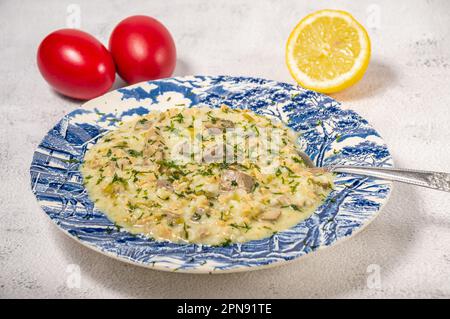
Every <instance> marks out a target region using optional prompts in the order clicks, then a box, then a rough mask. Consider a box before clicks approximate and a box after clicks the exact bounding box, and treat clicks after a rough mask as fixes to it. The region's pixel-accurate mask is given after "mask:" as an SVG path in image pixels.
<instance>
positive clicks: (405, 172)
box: [328, 165, 450, 192]
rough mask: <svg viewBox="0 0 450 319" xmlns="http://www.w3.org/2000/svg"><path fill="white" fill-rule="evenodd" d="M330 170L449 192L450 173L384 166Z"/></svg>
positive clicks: (342, 167) (344, 167)
mask: <svg viewBox="0 0 450 319" xmlns="http://www.w3.org/2000/svg"><path fill="white" fill-rule="evenodd" d="M328 169H329V170H330V171H331V172H335V173H347V174H355V175H362V176H368V177H375V178H380V179H385V180H388V181H396V182H402V183H407V184H413V185H417V186H423V187H428V188H433V189H437V190H441V191H445V192H450V174H449V173H441V172H428V171H418V170H412V169H397V168H386V167H364V166H339V165H337V166H332V167H329V168H328Z"/></svg>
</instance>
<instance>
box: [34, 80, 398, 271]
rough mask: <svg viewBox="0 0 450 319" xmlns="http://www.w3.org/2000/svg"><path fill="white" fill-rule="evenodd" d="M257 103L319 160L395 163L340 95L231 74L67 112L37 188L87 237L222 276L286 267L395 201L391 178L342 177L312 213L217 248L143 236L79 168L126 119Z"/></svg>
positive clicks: (161, 262) (43, 154)
mask: <svg viewBox="0 0 450 319" xmlns="http://www.w3.org/2000/svg"><path fill="white" fill-rule="evenodd" d="M221 104H226V105H228V106H230V107H233V108H248V109H251V110H252V111H254V112H256V113H258V114H264V115H266V116H269V117H275V118H278V119H279V120H281V121H283V122H284V123H285V124H286V125H288V126H289V127H291V128H292V129H294V130H295V131H298V132H300V133H301V136H300V138H299V140H298V143H299V145H300V146H301V148H302V149H304V150H305V152H306V153H307V154H308V155H309V156H310V157H311V158H312V159H313V161H314V162H315V163H316V165H317V166H325V165H333V164H356V165H369V166H391V165H392V158H391V156H390V154H389V151H388V149H387V147H386V145H385V144H384V142H383V140H382V139H381V137H380V136H379V134H378V133H377V132H376V131H375V130H374V129H373V128H372V127H371V126H370V125H369V124H368V123H367V121H366V120H364V119H363V118H361V117H360V116H359V115H357V114H356V113H355V112H353V111H350V110H343V109H341V108H340V106H339V103H338V102H336V101H335V100H333V99H332V98H330V97H328V96H325V95H322V94H319V93H316V92H313V91H309V90H305V89H302V88H299V87H296V86H293V85H290V84H286V83H280V82H275V81H270V80H265V79H258V78H249V77H229V76H189V77H182V78H181V77H179V78H169V79H164V80H159V81H149V82H143V83H139V84H136V85H133V86H129V87H126V88H123V89H119V90H116V91H113V92H110V93H108V94H106V95H104V96H101V97H99V98H96V99H94V100H91V101H89V102H87V103H86V104H84V105H83V107H81V108H79V109H76V110H75V111H73V112H71V113H70V114H68V115H66V116H65V117H63V118H62V119H61V120H60V121H59V122H58V123H57V124H56V125H55V127H53V129H51V130H50V131H49V132H48V133H47V135H46V136H45V137H44V139H43V140H42V142H41V143H40V145H39V146H38V148H37V150H36V151H35V153H34V156H33V161H32V164H31V168H30V173H31V188H32V191H33V193H34V194H35V195H36V198H37V200H38V202H39V204H40V206H41V207H42V209H43V210H44V212H45V213H46V214H47V215H48V216H49V217H50V218H51V219H52V220H53V222H55V223H56V224H57V225H58V227H60V228H61V229H62V230H63V231H64V232H66V233H68V234H69V235H70V236H72V237H73V238H75V239H77V240H78V241H79V242H81V243H82V244H84V245H86V246H88V247H90V248H93V249H95V250H97V251H100V252H102V253H105V254H107V255H109V256H112V257H115V258H118V259H120V260H123V261H127V262H130V263H133V264H138V265H140V266H145V267H149V268H153V269H158V270H167V271H180V272H194V273H216V272H232V271H245V270H253V269H257V268H260V267H264V266H269V265H277V264H280V263H283V262H286V261H289V260H292V259H295V258H298V257H300V256H303V255H306V254H308V253H311V252H313V251H315V250H318V249H322V248H325V247H328V246H331V245H333V244H334V243H336V242H337V241H340V240H342V239H344V238H346V237H349V236H352V235H353V234H355V233H356V232H357V231H358V230H360V229H361V228H362V227H363V226H365V225H367V224H368V223H369V222H370V221H371V220H372V219H373V218H374V217H375V216H376V215H377V213H378V212H379V211H380V209H381V206H382V205H383V204H384V203H385V202H386V201H387V198H388V195H389V193H390V189H391V183H389V182H386V181H380V180H372V179H369V178H363V177H356V176H350V175H345V174H339V175H337V177H336V181H335V186H336V187H335V190H334V191H333V192H332V193H331V194H330V195H329V196H328V198H327V199H326V200H325V202H324V204H323V205H322V206H321V207H319V208H318V209H317V210H316V212H315V213H314V214H313V215H312V216H311V217H310V218H308V219H306V220H304V221H302V222H300V223H299V224H297V225H296V226H294V227H292V228H291V229H288V230H286V231H282V232H279V233H277V234H275V235H273V236H272V237H270V238H265V239H261V240H255V241H250V242H247V243H243V244H232V245H229V246H227V247H211V246H206V245H197V244H175V243H171V242H162V241H154V240H151V239H149V238H146V237H144V236H136V235H132V234H130V233H128V232H126V231H125V230H123V229H118V228H116V227H115V225H114V223H113V222H111V221H110V220H109V219H108V218H107V217H106V216H105V215H104V214H103V213H102V212H101V211H99V210H98V209H96V207H95V205H94V203H93V202H92V201H91V200H90V199H89V197H88V195H87V192H86V189H85V188H84V186H83V180H82V176H81V173H80V172H79V166H80V164H81V163H82V161H83V157H84V154H85V152H86V150H87V148H88V147H89V145H90V144H93V143H96V141H97V140H98V138H99V137H101V136H102V135H104V134H105V133H106V132H107V131H109V130H112V129H114V128H115V127H116V125H117V122H118V121H121V120H127V119H130V118H132V117H134V116H139V115H143V114H147V113H148V112H151V111H152V110H155V109H166V108H170V107H196V106H200V105H208V106H210V107H219V106H220V105H221Z"/></svg>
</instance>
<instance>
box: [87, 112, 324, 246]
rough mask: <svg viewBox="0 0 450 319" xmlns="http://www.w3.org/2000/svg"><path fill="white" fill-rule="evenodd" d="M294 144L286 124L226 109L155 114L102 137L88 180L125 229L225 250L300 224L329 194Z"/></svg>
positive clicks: (100, 204)
mask: <svg viewBox="0 0 450 319" xmlns="http://www.w3.org/2000/svg"><path fill="white" fill-rule="evenodd" d="M297 138H298V136H297V134H296V133H295V132H293V131H292V130H290V129H289V128H287V127H285V126H284V125H283V124H282V123H279V122H276V121H273V120H271V119H269V118H268V117H265V116H261V115H257V114H255V113H253V112H250V111H247V110H241V109H230V108H228V107H226V106H222V107H221V108H217V109H212V108H207V107H198V108H183V109H169V110H167V111H164V112H157V111H154V112H151V113H150V114H148V115H145V116H141V117H139V118H136V119H134V120H131V121H128V122H123V123H120V124H119V126H118V128H117V129H115V130H112V131H110V132H108V133H107V134H105V135H104V136H103V137H102V138H100V139H99V140H98V142H97V143H96V144H95V145H93V146H92V147H91V148H90V149H89V150H88V151H87V152H86V155H85V158H84V162H83V165H82V167H81V172H82V175H83V178H84V183H85V186H86V189H87V190H88V193H89V196H90V198H91V199H93V201H94V202H95V205H96V207H97V208H98V209H99V210H101V211H102V212H104V213H105V214H106V215H107V216H108V217H109V218H110V219H111V220H112V221H114V222H115V223H116V225H117V226H118V227H123V228H124V229H126V230H127V231H129V232H131V233H135V234H144V235H146V236H149V237H152V238H154V239H156V240H169V241H172V242H177V243H188V242H190V243H201V244H209V245H227V244H230V243H234V242H245V241H249V240H255V239H261V238H264V237H267V236H271V235H272V234H274V233H276V232H278V231H281V230H285V229H288V228H290V227H292V226H294V225H295V224H297V223H298V222H300V221H301V220H303V219H305V218H307V217H309V216H310V215H311V214H312V213H313V212H314V210H315V209H316V208H317V207H318V206H319V205H320V204H321V203H322V202H323V200H324V199H325V197H326V196H327V195H328V193H329V192H330V190H331V189H332V174H330V173H325V172H323V171H320V170H311V169H308V168H307V167H306V166H305V164H304V162H303V160H302V159H301V157H300V156H299V155H298V148H297V146H296V139H297Z"/></svg>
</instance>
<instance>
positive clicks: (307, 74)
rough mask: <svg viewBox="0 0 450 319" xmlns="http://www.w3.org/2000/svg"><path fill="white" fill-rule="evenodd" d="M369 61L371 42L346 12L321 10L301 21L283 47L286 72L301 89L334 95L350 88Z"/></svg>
mask: <svg viewBox="0 0 450 319" xmlns="http://www.w3.org/2000/svg"><path fill="white" fill-rule="evenodd" d="M369 60H370V39H369V36H368V34H367V32H366V30H365V29H364V27H363V26H362V25H361V24H359V23H358V21H356V20H355V18H353V17H352V16H351V15H350V14H349V13H347V12H344V11H338V10H320V11H317V12H314V13H312V14H310V15H308V16H306V17H305V18H303V19H302V20H301V21H300V22H299V23H298V24H297V26H296V27H295V28H294V30H292V32H291V35H290V36H289V39H288V41H287V45H286V63H287V66H288V68H289V72H290V73H291V75H292V76H293V77H294V79H295V81H297V82H298V83H299V84H300V85H301V86H303V87H305V88H308V89H312V90H315V91H318V92H322V93H333V92H337V91H340V90H343V89H345V88H347V87H349V86H350V85H353V84H354V83H356V82H357V81H358V80H360V79H361V78H362V76H363V75H364V73H365V71H366V69H367V66H368V65H369Z"/></svg>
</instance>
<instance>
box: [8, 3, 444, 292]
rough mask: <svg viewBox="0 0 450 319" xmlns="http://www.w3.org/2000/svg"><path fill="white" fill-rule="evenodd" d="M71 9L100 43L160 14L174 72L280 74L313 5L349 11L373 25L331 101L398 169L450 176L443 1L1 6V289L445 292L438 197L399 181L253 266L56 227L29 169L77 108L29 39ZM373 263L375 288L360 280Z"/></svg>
mask: <svg viewBox="0 0 450 319" xmlns="http://www.w3.org/2000/svg"><path fill="white" fill-rule="evenodd" d="M70 3H78V4H79V5H80V8H81V27H82V29H84V30H86V31H88V32H90V33H92V34H94V35H95V36H97V37H98V38H99V39H100V40H102V41H103V42H104V43H106V41H107V38H108V35H109V32H110V31H111V30H112V28H113V27H114V25H115V24H116V23H117V22H118V21H119V20H120V19H121V18H124V17H126V16H128V15H131V14H137V13H142V14H148V15H152V16H155V17H157V18H159V19H160V20H161V21H163V22H164V23H165V24H166V25H167V27H168V28H169V29H170V30H171V32H172V34H173V36H174V37H175V40H176V43H177V48H178V53H179V62H178V67H177V70H176V75H185V74H193V73H195V74H210V75H214V74H230V75H253V76H260V77H267V78H271V79H275V80H281V81H286V82H292V79H291V78H290V76H289V74H288V71H287V69H286V67H285V65H284V60H283V54H284V44H285V41H286V38H287V36H288V35H289V32H290V30H291V28H292V27H293V26H294V25H295V24H296V22H297V21H298V20H299V19H300V18H301V17H302V16H304V15H305V14H307V13H309V12H312V11H313V10H316V9H321V8H327V7H334V8H340V9H344V10H348V11H350V12H352V13H353V14H354V15H355V16H356V17H357V18H358V19H359V20H360V21H361V22H362V23H363V24H366V25H369V26H371V28H369V33H370V36H371V39H372V46H373V56H372V60H371V64H370V66H369V69H368V72H367V74H366V76H365V78H364V79H363V80H362V81H361V82H360V83H359V84H357V85H356V86H354V87H352V88H350V89H348V90H347V91H344V92H342V93H339V94H335V95H334V97H335V98H336V99H338V100H340V101H342V102H343V103H344V106H345V107H348V108H352V109H354V110H356V111H357V112H359V113H360V114H361V115H363V116H364V117H365V118H367V119H368V120H369V121H370V122H371V123H372V124H373V125H374V127H375V128H377V129H378V130H379V132H380V133H381V134H382V135H383V137H384V138H385V140H386V142H387V143H388V144H389V146H390V149H391V151H392V154H393V156H394V159H395V161H396V164H397V166H403V167H410V168H421V169H429V170H442V171H450V161H449V159H450V149H449V147H448V145H449V141H450V128H449V125H448V122H449V120H450V115H449V114H450V112H449V105H450V96H449V92H450V81H449V78H450V50H449V49H450V34H449V32H450V20H449V18H448V12H449V10H450V2H448V1H445V0H442V1H431V0H429V1H406V0H404V1H395V2H394V1H354V2H351V1H338V2H334V3H333V2H329V1H314V2H311V1H298V0H291V1H287V0H286V1H277V2H275V1H243V0H242V1H181V0H179V1H163V0H161V1H156V0H155V1H136V2H135V1H106V0H105V1H56V0H55V1H49V0H46V1H12V0H9V1H1V2H0V61H1V64H0V75H1V78H2V85H1V86H0V110H1V113H0V136H1V138H0V162H1V164H2V165H1V168H0V176H1V182H0V207H1V215H0V297H32V298H35V297H58V298H63V297H75V298H78V297H87V298H93V297H164V298H166V297H216V298H227V297H248V298H252V297H288V298H306V297H344V298H351V297H383V298H384V297H450V196H449V194H448V193H443V192H434V191H431V190H428V189H420V188H414V187H410V186H405V185H400V184H396V185H395V186H396V187H395V189H394V191H393V193H392V196H391V199H390V201H389V203H388V204H387V206H386V207H385V209H384V211H383V212H382V213H381V215H380V216H379V217H378V218H377V219H376V220H375V221H374V222H373V223H372V224H371V225H370V226H368V227H367V228H366V229H365V230H364V231H363V232H362V233H360V234H358V235H357V236H355V237H354V238H352V239H350V240H348V241H346V242H344V243H341V244H340V245H338V246H336V247H334V248H331V249H329V250H325V251H322V252H319V253H317V254H315V255H312V256H309V257H307V258H305V259H302V260H298V261H295V262H293V263H291V264H289V265H286V266H283V267H280V268H273V269H269V270H262V271H257V272H251V273H240V274H230V275H219V276H193V275H184V274H171V273H161V272H156V271H151V270H146V269H141V268H138V267H134V266H131V265H127V264H124V263H121V262H119V261H116V260H112V259H109V258H107V257H104V256H102V255H100V254H97V253H95V252H93V251H91V250H89V249H87V248H85V247H82V246H81V245H79V244H78V243H76V242H75V241H73V240H71V239H69V238H67V237H66V236H65V235H63V234H62V233H61V232H60V231H59V230H58V229H57V228H56V227H55V226H54V225H53V224H52V223H51V222H50V221H49V220H48V218H47V217H46V216H45V215H44V213H43V212H41V211H40V208H39V207H38V205H37V203H36V201H35V199H34V196H33V194H32V193H31V191H30V187H29V173H28V169H29V164H30V161H31V157H32V154H33V151H34V149H35V147H36V146H37V144H38V143H39V141H40V139H41V138H42V137H43V136H44V134H45V133H46V132H47V130H48V129H50V128H51V127H52V126H53V125H54V123H55V122H56V121H57V120H58V119H59V118H60V117H61V116H63V115H64V114H65V113H67V112H69V111H70V110H72V109H74V108H75V107H77V106H78V105H79V103H77V102H74V101H71V100H68V99H64V98H62V97H60V96H58V95H57V94H55V93H53V92H52V91H51V90H50V89H49V87H48V86H47V84H46V83H45V82H44V81H43V80H42V78H41V77H40V75H39V73H38V71H37V68H36V64H35V51H36V48H37V46H38V44H39V42H40V40H41V39H42V38H43V37H44V36H45V35H46V34H47V33H49V32H51V31H53V30H55V29H58V28H62V27H65V23H66V18H67V13H66V10H67V6H68V4H70ZM377 12H379V24H377V23H376V21H377V19H376V17H377V15H376V14H377ZM374 14H375V16H374ZM374 17H375V19H374ZM374 22H375V24H374ZM118 85H120V83H118ZM70 264H78V265H79V266H80V270H81V286H80V288H70V285H67V280H68V278H69V276H70V269H71V268H68V265H70ZM371 265H378V266H371ZM374 267H375V268H374ZM378 267H379V269H380V277H379V278H380V279H381V282H380V285H379V286H376V287H373V286H371V285H367V281H369V282H371V278H372V277H370V272H371V271H372V270H373V269H377V268H378ZM68 271H69V272H68ZM368 271H369V272H368Z"/></svg>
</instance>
